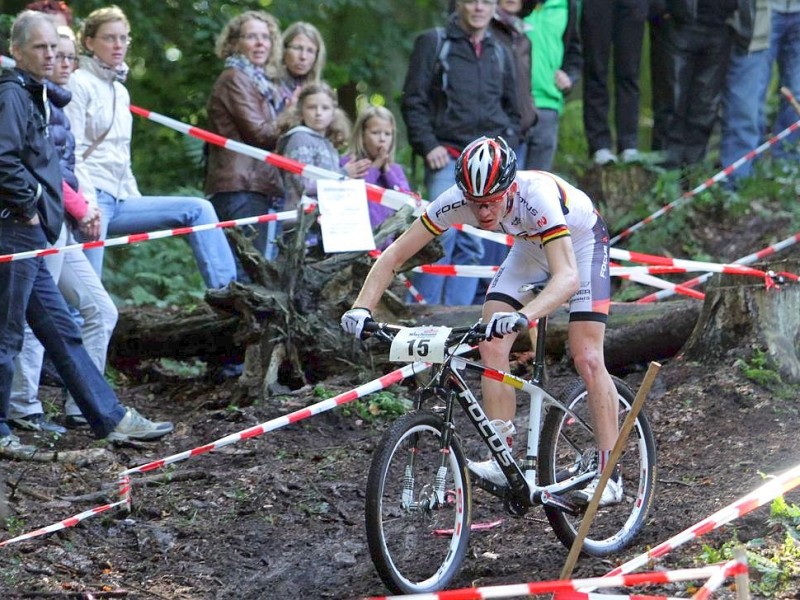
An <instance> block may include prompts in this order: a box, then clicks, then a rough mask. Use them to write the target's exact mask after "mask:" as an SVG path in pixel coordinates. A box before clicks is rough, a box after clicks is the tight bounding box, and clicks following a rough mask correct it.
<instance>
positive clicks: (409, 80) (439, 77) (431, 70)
mask: <svg viewBox="0 0 800 600" xmlns="http://www.w3.org/2000/svg"><path fill="white" fill-rule="evenodd" d="M496 5H497V2H496V0H457V2H456V11H455V13H454V14H453V15H451V17H450V19H449V21H448V23H447V26H446V27H444V28H439V29H431V30H428V31H425V32H423V33H422V34H420V35H419V36H418V37H417V39H416V41H415V42H414V50H413V52H412V54H411V60H410V61H409V67H408V72H407V74H406V80H405V84H404V86H403V98H402V103H401V111H402V115H403V120H404V121H405V124H406V129H407V130H408V140H409V143H410V144H411V147H412V148H413V149H414V152H416V153H417V154H419V155H420V156H422V157H423V158H424V159H425V186H426V188H427V195H428V198H429V199H430V200H434V199H436V198H437V197H438V196H439V195H440V194H441V193H442V192H443V191H445V190H446V189H447V188H449V187H451V186H452V185H454V184H455V173H454V169H453V167H454V165H455V161H456V158H458V156H459V154H460V153H461V150H463V149H464V147H465V146H466V145H467V144H468V143H470V142H471V141H472V140H474V139H475V138H477V137H480V136H502V137H503V138H505V140H506V141H507V142H508V143H509V145H510V146H511V147H512V148H516V147H517V145H518V143H519V134H520V131H519V126H520V125H519V123H520V111H519V108H518V106H517V88H516V68H515V65H514V59H513V56H512V55H511V52H510V51H509V50H508V48H506V47H505V46H504V45H503V44H502V43H500V41H499V40H498V39H497V37H496V36H495V35H493V34H492V33H491V31H489V30H488V28H489V24H490V23H491V21H492V17H493V15H494V12H495V9H496ZM445 235H446V239H442V240H440V241H441V243H442V246H443V247H444V249H445V256H444V258H443V259H442V260H441V261H440V262H442V263H444V264H462V265H463V264H478V262H479V260H480V258H481V256H482V254H483V247H482V245H481V243H480V241H479V240H477V239H476V238H472V237H471V236H468V235H466V234H463V233H459V232H456V231H455V230H453V231H451V232H448V233H447V234H445ZM443 237H444V236H443ZM413 280H414V284H415V285H416V287H417V289H418V290H419V292H420V293H421V294H422V296H423V298H425V300H426V301H427V302H429V303H432V304H440V303H444V304H471V303H472V299H473V297H474V295H475V288H476V287H477V280H476V279H471V278H465V277H451V278H443V277H439V276H437V275H415V276H414V278H413Z"/></svg>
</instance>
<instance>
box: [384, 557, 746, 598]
mask: <svg viewBox="0 0 800 600" xmlns="http://www.w3.org/2000/svg"><path fill="white" fill-rule="evenodd" d="M737 564H738V563H737ZM726 566H727V565H711V566H707V567H698V568H695V569H678V570H675V571H652V572H649V573H634V574H632V575H620V576H618V577H590V578H586V579H559V580H553V581H538V582H530V583H520V584H512V585H497V586H487V587H478V588H463V589H460V590H448V591H445V592H431V593H425V594H407V595H404V596H373V597H371V598H370V600H400V599H403V600H480V599H482V598H511V597H514V596H529V595H536V594H552V593H555V594H556V596H555V597H556V598H561V597H562V596H561V594H562V593H564V592H567V593H569V592H577V591H579V590H580V589H582V588H598V587H604V588H613V587H631V586H635V585H645V584H664V583H675V582H678V581H693V580H704V579H709V578H710V577H713V576H715V575H716V574H717V573H719V572H720V571H723V569H724V568H725V567H726ZM737 568H740V567H737ZM745 569H746V567H745ZM737 572H738V571H737ZM604 597H605V596H604ZM633 598H638V596H633Z"/></svg>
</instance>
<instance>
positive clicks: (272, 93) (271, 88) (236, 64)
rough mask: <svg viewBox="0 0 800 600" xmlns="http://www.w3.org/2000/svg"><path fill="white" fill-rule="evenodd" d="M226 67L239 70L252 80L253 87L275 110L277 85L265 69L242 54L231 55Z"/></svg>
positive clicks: (226, 61) (226, 60) (227, 59)
mask: <svg viewBox="0 0 800 600" xmlns="http://www.w3.org/2000/svg"><path fill="white" fill-rule="evenodd" d="M225 67H226V68H233V69H238V70H239V71H241V72H242V73H244V74H245V75H247V76H248V77H249V78H250V81H252V82H253V85H255V86H256V89H257V90H258V91H259V92H260V93H261V95H262V96H264V98H266V99H267V103H268V104H269V105H270V107H271V108H272V109H273V110H274V109H275V99H276V96H277V94H276V90H275V85H274V84H273V83H272V81H271V80H270V78H269V77H267V74H266V73H265V72H264V69H262V68H261V67H257V66H256V65H254V64H253V63H252V62H250V61H249V60H247V58H246V57H245V56H244V55H242V54H231V55H230V56H229V57H228V58H226V59H225Z"/></svg>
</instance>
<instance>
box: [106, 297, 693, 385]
mask: <svg viewBox="0 0 800 600" xmlns="http://www.w3.org/2000/svg"><path fill="white" fill-rule="evenodd" d="M244 287H247V286H244ZM244 293H245V292H244V291H242V294H244ZM250 293H251V295H250V297H249V300H248V301H249V302H251V303H255V304H254V305H257V303H258V301H260V300H263V301H265V302H269V301H268V300H266V299H265V298H261V297H259V296H258V295H257V294H255V293H253V292H252V290H250ZM242 294H240V295H238V296H236V297H237V298H238V300H239V301H241V300H242V298H243V295H242ZM345 296H346V294H345ZM231 297H233V296H230V297H228V298H231ZM399 302H400V301H399V299H394V300H392V299H389V300H388V304H390V305H391V306H392V307H393V308H391V309H390V310H388V311H387V310H386V309H385V308H382V310H380V311H376V318H378V319H379V320H383V319H386V320H389V319H391V318H395V317H392V316H391V315H392V314H395V315H396V314H397V313H398V312H399V309H398V308H397V305H399ZM701 307H702V303H701V302H698V301H696V300H675V301H671V302H664V303H653V304H630V303H615V304H614V305H613V306H612V310H611V314H610V316H609V323H608V329H607V332H606V344H605V352H606V363H607V365H608V366H609V368H610V369H612V370H618V369H624V368H625V367H628V366H630V365H634V364H639V363H646V362H649V361H651V360H663V359H665V358H669V357H671V356H674V355H675V354H676V353H677V352H678V351H679V350H680V349H681V347H682V346H683V344H684V342H685V341H686V340H687V339H688V337H689V334H690V333H691V331H692V329H693V328H694V325H695V323H696V321H697V318H698V315H699V314H700V310H701ZM403 311H404V315H403V316H402V317H401V318H400V319H401V320H402V321H403V322H404V323H406V324H408V325H429V324H438V325H446V326H460V325H470V324H472V323H474V322H476V321H477V320H478V318H480V314H481V307H480V306H437V305H422V304H417V305H407V306H403ZM328 318H329V319H330V320H329V321H327V322H326V323H324V325H322V324H321V326H324V328H327V329H331V328H333V329H336V330H337V331H335V332H331V336H333V335H334V333H336V334H338V315H333V314H331V315H329V317H328ZM567 319H568V314H567V313H566V311H559V312H557V313H555V314H554V315H553V316H552V317H551V318H550V319H549V326H548V338H547V340H548V347H547V352H548V355H550V356H552V357H555V358H559V357H562V356H563V355H564V353H565V352H566V341H567V322H568V321H567ZM241 329H242V317H237V316H233V315H231V316H228V317H225V318H220V316H219V315H218V314H217V313H215V312H214V311H212V310H210V309H205V310H203V311H202V312H199V313H198V312H195V313H194V314H192V315H190V316H187V317H181V316H180V315H166V316H163V317H161V318H156V316H154V315H153V314H150V313H146V314H142V313H140V312H139V311H134V310H124V311H122V312H121V314H120V324H119V325H118V326H117V333H115V336H114V338H113V339H112V348H111V353H110V355H111V360H112V362H113V363H114V364H115V365H116V366H120V365H123V366H124V365H125V364H126V363H127V362H129V361H131V360H133V359H137V360H143V359H155V358H164V357H166V358H173V359H180V360H187V359H195V358H197V359H201V360H204V361H206V362H210V363H212V364H219V363H220V362H222V359H223V358H230V357H240V358H242V359H243V358H244V354H245V347H246V345H247V344H248V343H254V341H257V340H258V335H257V333H258V332H254V335H253V336H252V337H250V338H249V339H247V338H248V336H244V335H242V333H241V331H240V330H241ZM367 349H368V351H369V352H370V354H371V359H372V360H373V361H374V362H375V363H377V364H380V363H383V362H385V360H386V356H385V354H386V353H385V351H383V352H382V353H383V354H384V356H381V353H380V352H379V351H378V349H377V348H376V349H374V350H373V349H371V348H370V346H369V345H367ZM514 349H515V350H516V351H525V350H529V349H530V340H529V338H528V336H519V337H518V340H517V343H516V344H515V346H514ZM360 351H361V350H360V349H356V350H355V352H356V354H355V356H350V355H349V354H348V352H345V350H344V349H342V348H341V347H340V350H339V351H338V352H334V353H331V354H328V355H322V354H318V356H317V358H316V360H317V364H318V366H319V368H320V369H323V370H325V371H327V370H328V369H330V368H333V367H332V366H331V365H333V364H335V365H336V366H337V367H338V366H339V365H341V360H353V361H354V362H363V360H359V359H358V355H357V353H358V352H360ZM348 356H350V358H348Z"/></svg>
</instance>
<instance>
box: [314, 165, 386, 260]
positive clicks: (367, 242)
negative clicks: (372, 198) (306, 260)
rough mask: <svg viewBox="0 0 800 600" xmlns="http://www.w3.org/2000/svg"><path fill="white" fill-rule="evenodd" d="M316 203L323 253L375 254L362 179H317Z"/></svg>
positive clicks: (365, 189) (365, 190) (364, 186)
mask: <svg viewBox="0 0 800 600" xmlns="http://www.w3.org/2000/svg"><path fill="white" fill-rule="evenodd" d="M317 199H318V201H319V214H320V217H319V225H320V229H321V230H322V249H323V250H324V251H325V252H326V253H330V252H360V251H366V250H375V238H374V237H372V226H371V225H370V223H369V209H368V208H367V188H366V185H365V184H364V180H363V179H344V180H341V181H340V180H337V179H319V180H318V181H317Z"/></svg>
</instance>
